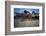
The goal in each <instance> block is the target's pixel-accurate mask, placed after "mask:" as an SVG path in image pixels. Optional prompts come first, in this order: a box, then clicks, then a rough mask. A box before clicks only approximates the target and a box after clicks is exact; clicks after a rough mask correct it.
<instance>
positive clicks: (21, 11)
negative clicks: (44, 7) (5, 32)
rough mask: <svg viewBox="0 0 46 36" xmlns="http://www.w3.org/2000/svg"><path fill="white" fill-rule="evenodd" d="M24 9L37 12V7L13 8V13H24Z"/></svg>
mask: <svg viewBox="0 0 46 36" xmlns="http://www.w3.org/2000/svg"><path fill="white" fill-rule="evenodd" d="M24 10H27V11H29V12H30V13H32V11H35V13H39V9H36V8H35V9H33V8H14V12H15V13H24Z"/></svg>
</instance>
